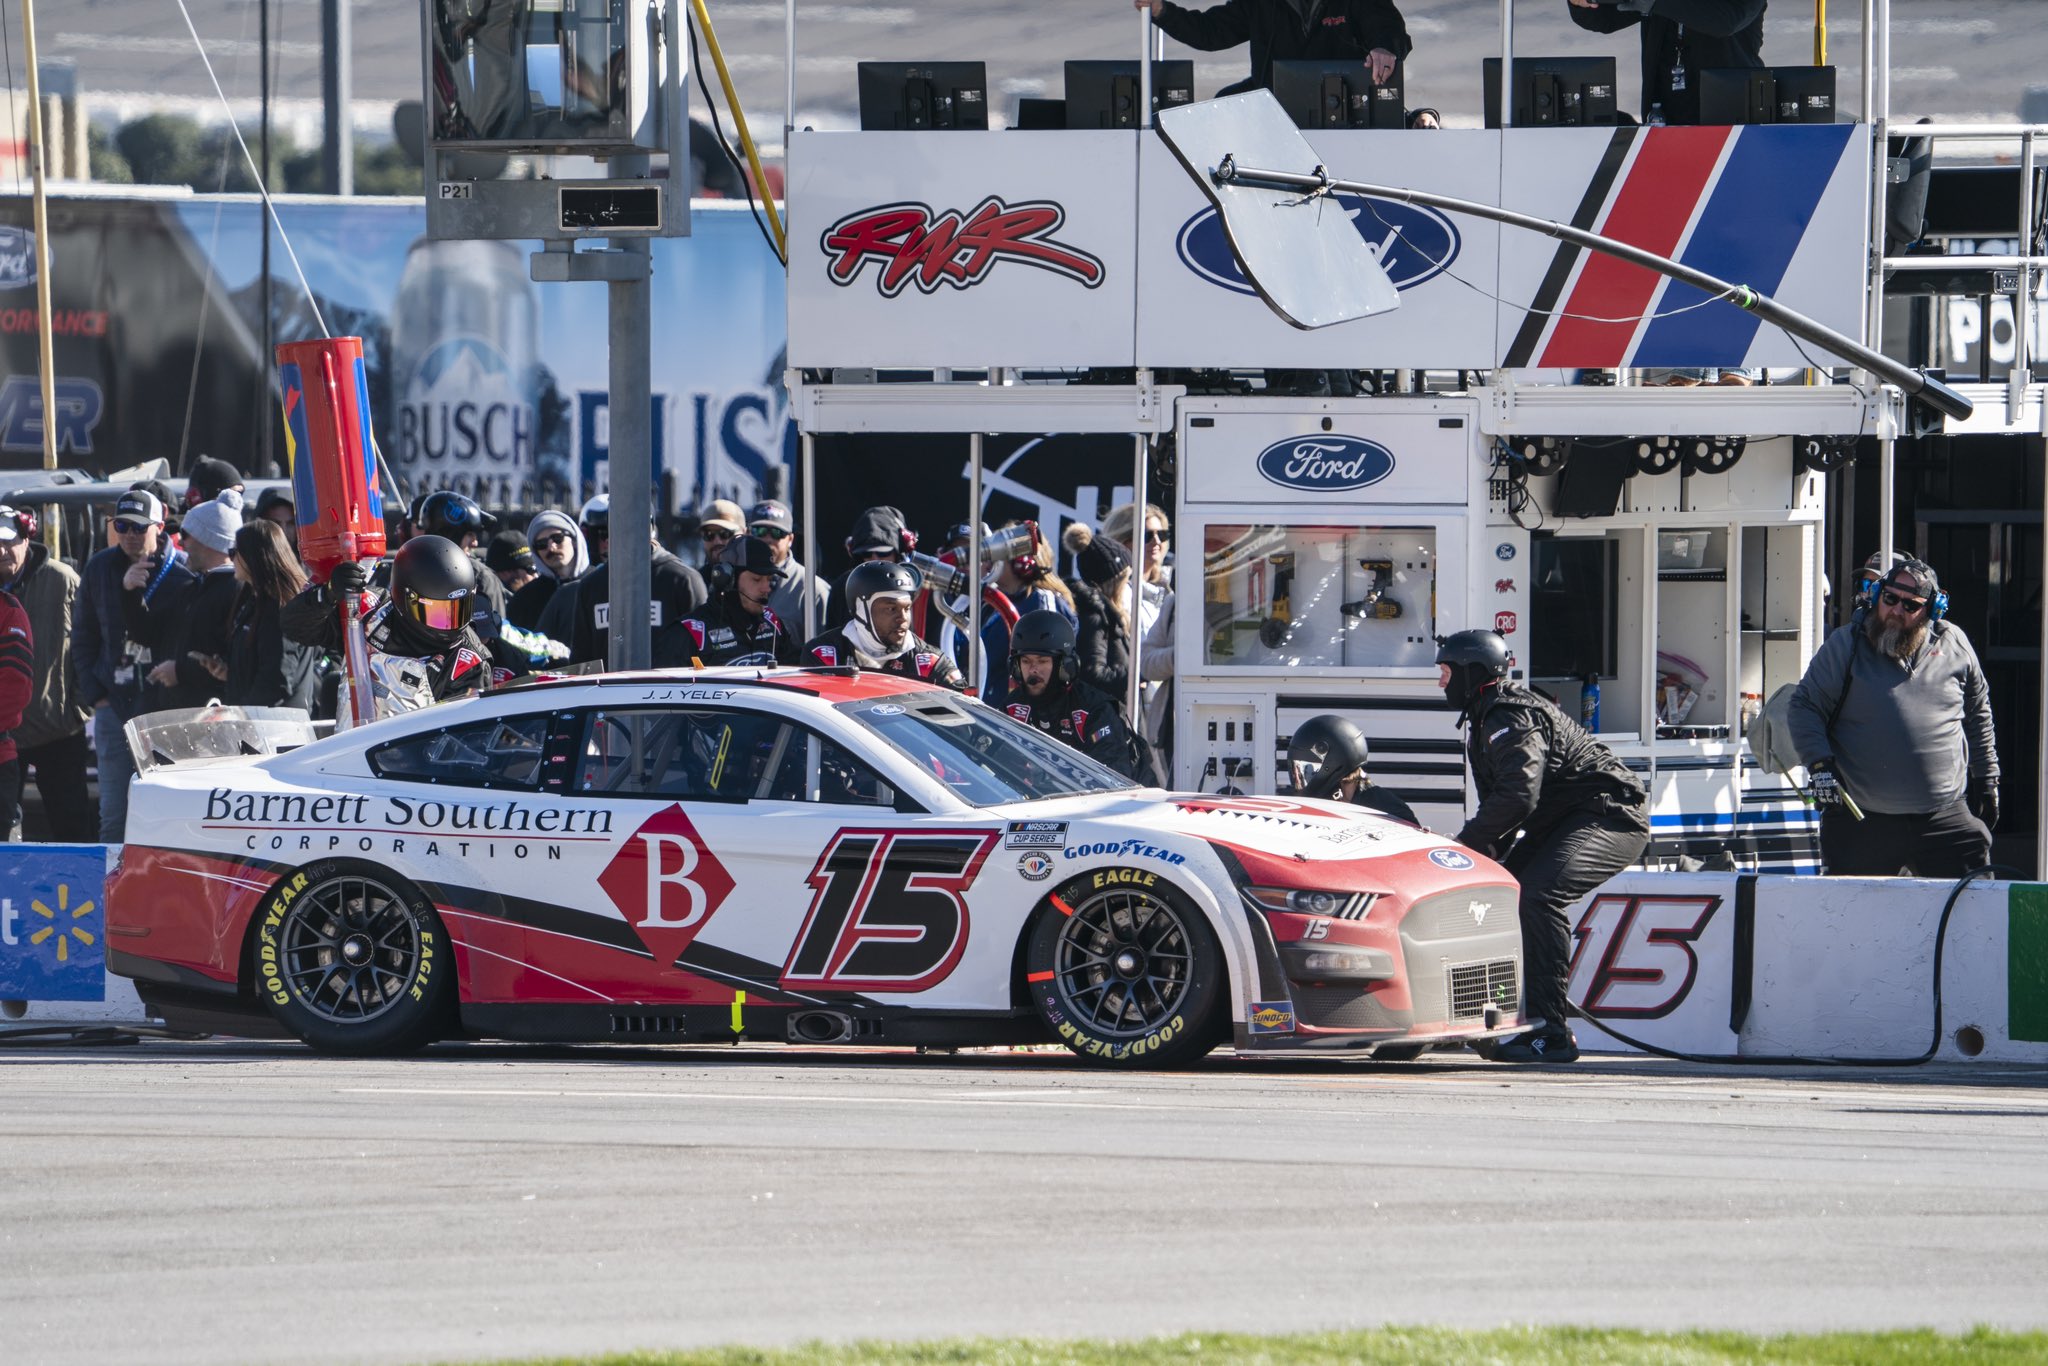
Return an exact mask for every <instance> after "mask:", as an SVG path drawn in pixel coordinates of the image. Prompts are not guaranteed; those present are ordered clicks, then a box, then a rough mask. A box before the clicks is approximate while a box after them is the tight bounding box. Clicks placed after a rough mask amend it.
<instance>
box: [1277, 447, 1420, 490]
mask: <svg viewBox="0 0 2048 1366" xmlns="http://www.w3.org/2000/svg"><path fill="white" fill-rule="evenodd" d="M1393 472H1394V453H1393V452H1392V451H1390V450H1388V449H1387V448H1386V447H1385V446H1382V445H1381V444H1380V443H1379V442H1377V441H1367V440H1366V439H1365V438H1364V437H1359V436H1340V435H1336V434H1334V433H1333V434H1331V435H1328V436H1321V435H1317V436H1290V437H1288V438H1287V439H1286V440H1285V441H1275V442H1274V443H1273V444H1272V445H1270V446H1268V447H1266V449H1264V450H1263V451H1260V452H1259V473H1260V474H1261V475H1262V476H1264V477H1265V479H1266V481H1267V482H1268V483H1273V484H1278V485H1279V486H1280V487H1281V488H1283V489H1302V490H1304V491H1306V492H1309V493H1344V492H1346V491H1348V490H1351V489H1362V488H1364V487H1366V486H1367V485H1369V484H1377V483H1379V481H1380V480H1382V479H1384V478H1386V477H1387V476H1388V475H1390V474H1392V473H1393Z"/></svg>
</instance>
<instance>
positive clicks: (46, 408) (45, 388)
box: [21, 0, 269, 555]
mask: <svg viewBox="0 0 2048 1366" xmlns="http://www.w3.org/2000/svg"><path fill="white" fill-rule="evenodd" d="M21 39H22V50H23V52H24V54H25V55H26V57H27V60H28V154H29V165H30V166H31V167H32V168H33V171H34V187H33V188H34V192H35V198H34V200H33V207H32V210H31V213H32V216H33V219H34V222H35V229H36V240H35V246H34V257H35V271H36V348H37V350H36V356H37V366H36V368H37V370H38V371H39V372H40V375H39V378H40V382H41V386H42V394H43V468H44V469H46V470H54V469H56V468H57V371H56V358H55V355H54V351H55V347H56V339H55V337H54V336H53V335H52V332H51V326H52V324H51V321H50V308H51V302H50V290H51V280H50V201H49V188H48V186H46V185H45V184H44V181H43V171H44V166H45V161H44V158H45V157H46V156H47V155H48V150H47V149H46V148H45V147H44V146H43V82H42V74H41V73H40V72H39V71H37V69H36V8H35V4H34V0H21ZM264 360H265V364H266V365H267V364H268V363H269V353H268V352H265V353H264ZM62 522H63V518H61V517H52V518H50V519H49V522H48V524H47V525H48V528H49V530H48V531H47V532H46V533H45V535H46V537H47V538H50V539H49V545H50V553H51V554H53V555H54V554H56V553H57V550H58V548H59V547H58V544H57V542H56V540H55V539H54V537H55V535H56V530H57V528H58V527H59V526H60V525H61V524H62Z"/></svg>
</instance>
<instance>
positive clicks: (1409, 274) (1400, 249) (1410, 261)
mask: <svg viewBox="0 0 2048 1366" xmlns="http://www.w3.org/2000/svg"><path fill="white" fill-rule="evenodd" d="M1333 197H1334V198H1335V199H1336V201H1337V203H1338V204H1339V205H1340V206H1341V207H1342V208H1343V210H1344V212H1345V213H1347V214H1349V215H1350V216H1351V222H1352V226H1354V227H1356V228H1357V229H1358V235H1359V236H1360V237H1363V238H1364V239H1365V241H1366V245H1368V246H1369V247H1371V248H1372V250H1373V254H1374V255H1375V256H1377V257H1378V258H1379V262H1380V269H1382V270H1384V271H1385V272H1386V273H1387V278H1388V279H1389V280H1392V281H1393V282H1394V288H1396V289H1413V288H1415V286H1417V285H1419V284H1422V283H1423V282H1425V281H1427V280H1432V279H1434V278H1436V277H1437V276H1438V275H1440V274H1442V273H1443V272H1444V271H1445V270H1446V269H1447V268H1448V267H1449V266H1450V264H1451V262H1453V261H1455V260H1457V259H1458V247H1459V244H1460V238H1459V236H1458V229H1457V227H1456V226H1455V225H1453V224H1452V222H1451V220H1450V219H1448V218H1446V217H1445V216H1444V215H1442V214H1440V213H1438V212H1437V211H1436V210H1434V209H1425V208H1423V207H1421V206H1420V205H1418V204H1403V203H1401V202H1400V201H1399V200H1395V199H1368V198H1366V197H1365V196H1363V195H1355V194H1340V195H1336V196H1333ZM1173 245H1174V250H1175V251H1177V252H1178V253H1179V254H1180V259H1181V261H1182V262H1183V263H1184V264H1185V265H1186V266H1187V268H1188V269H1189V270H1192V271H1193V272H1194V273H1195V274H1197V275H1199V276H1201V277H1202V278H1203V279H1204V280H1207V281H1208V282H1209V283H1210V284H1212V285H1221V286H1223V288H1225V289H1228V290H1231V291H1232V292H1234V293H1238V294H1250V295H1253V296H1255V297H1256V295H1257V293H1258V291H1257V290H1255V289H1253V288H1252V287H1251V282H1250V281H1248V280H1246V279H1245V278H1244V272H1243V271H1242V270H1240V269H1238V265H1237V258H1236V257H1235V256H1232V255H1231V254H1230V243H1229V241H1228V240H1227V239H1226V238H1225V237H1224V235H1223V220H1222V219H1221V218H1219V217H1218V216H1217V214H1216V210H1215V209H1213V208H1209V209H1204V210H1202V211H1201V212H1200V213H1198V214H1196V215H1195V216H1194V217H1193V218H1190V219H1189V220H1188V221H1187V222H1186V223H1183V224H1182V225H1181V229H1180V235H1179V236H1178V237H1176V238H1175V239H1174V243H1173Z"/></svg>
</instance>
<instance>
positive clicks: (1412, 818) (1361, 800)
mask: <svg viewBox="0 0 2048 1366" xmlns="http://www.w3.org/2000/svg"><path fill="white" fill-rule="evenodd" d="M1351 805H1353V806H1362V807H1365V808H1366V809H1368V810H1371V811H1377V812H1379V813H1380V814H1381V815H1382V816H1392V817H1393V818H1394V819H1395V820H1397V821H1406V822H1408V824H1410V825H1421V824H1422V822H1421V820H1420V819H1418V818H1417V817H1416V815H1415V808H1414V807H1412V806H1410V805H1408V803H1406V802H1404V801H1402V800H1401V799H1400V798H1399V797H1396V796H1395V795H1394V794H1393V793H1391V792H1389V791H1387V790H1386V789H1385V788H1384V787H1374V786H1373V785H1372V784H1371V783H1370V782H1363V783H1360V784H1359V785H1358V791H1356V792H1354V793H1352V794H1351Z"/></svg>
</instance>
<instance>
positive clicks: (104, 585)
mask: <svg viewBox="0 0 2048 1366" xmlns="http://www.w3.org/2000/svg"><path fill="white" fill-rule="evenodd" d="M129 563H130V561H129V559H128V557H127V556H126V555H125V554H123V553H122V552H121V547H119V546H117V545H111V546H108V547H107V548H106V549H104V550H101V551H99V552H97V553H96V554H94V556H93V557H92V558H91V559H89V560H87V561H86V562H85V568H84V569H83V570H81V571H80V573H79V580H80V582H79V587H78V603H77V616H76V617H75V618H73V620H72V627H71V662H72V664H73V665H74V666H75V667H76V668H77V670H78V694H79V700H80V701H81V702H83V703H85V705H86V706H88V707H92V706H97V705H98V704H99V703H100V701H101V700H102V699H105V700H107V701H108V702H110V703H112V704H113V708H114V719H116V720H118V721H127V720H130V719H132V718H134V717H137V716H140V715H142V714H143V713H144V712H148V711H154V710H156V709H157V708H159V707H161V706H163V705H164V703H163V701H162V699H161V696H160V694H161V691H162V690H161V689H159V688H157V687H155V686H154V685H151V684H146V683H144V682H143V681H142V680H143V678H144V676H145V675H147V674H148V673H149V670H150V666H151V665H152V664H154V663H155V662H156V656H155V654H154V653H153V652H152V651H151V650H150V647H149V646H148V645H146V644H144V643H142V642H141V641H138V640H136V639H134V637H132V636H131V635H129V633H128V622H127V620H126V618H125V614H124V611H123V606H122V601H121V600H122V598H123V597H124V596H125V595H126V593H127V591H128V590H127V589H125V588H123V587H122V586H121V580H122V579H123V578H125V577H126V576H127V573H128V565H129ZM151 563H152V564H153V565H154V566H155V570H154V572H153V575H152V577H151V579H150V582H149V586H148V587H146V588H144V589H143V590H142V596H143V598H144V600H145V601H148V602H151V603H154V602H155V600H156V598H157V596H158V595H159V594H168V595H171V596H173V597H178V596H182V595H184V594H185V593H188V592H190V591H191V589H192V587H193V585H194V581H195V576H194V575H193V573H192V571H191V570H190V569H188V568H187V567H186V566H185V556H184V555H183V554H182V553H181V552H169V551H159V552H158V553H157V554H156V555H155V556H153V557H152V559H151Z"/></svg>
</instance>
